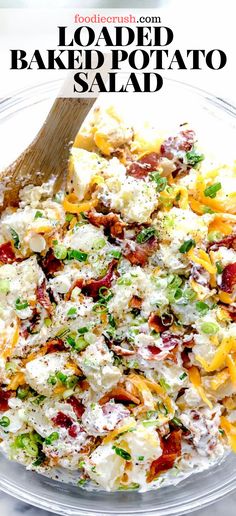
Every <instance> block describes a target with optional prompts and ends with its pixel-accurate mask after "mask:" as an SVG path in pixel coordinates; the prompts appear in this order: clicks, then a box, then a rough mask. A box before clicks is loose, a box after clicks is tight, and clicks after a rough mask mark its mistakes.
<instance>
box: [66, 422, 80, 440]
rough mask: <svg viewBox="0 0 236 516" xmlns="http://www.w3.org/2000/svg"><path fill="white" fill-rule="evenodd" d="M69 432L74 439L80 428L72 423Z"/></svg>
mask: <svg viewBox="0 0 236 516" xmlns="http://www.w3.org/2000/svg"><path fill="white" fill-rule="evenodd" d="M68 434H69V436H70V437H73V438H74V439H75V438H76V437H77V435H78V428H77V426H76V425H71V426H70V428H69V430H68Z"/></svg>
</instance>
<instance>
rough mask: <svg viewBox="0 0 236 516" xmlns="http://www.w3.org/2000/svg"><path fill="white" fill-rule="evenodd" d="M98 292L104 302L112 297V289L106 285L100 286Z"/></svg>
mask: <svg viewBox="0 0 236 516" xmlns="http://www.w3.org/2000/svg"><path fill="white" fill-rule="evenodd" d="M98 293H99V297H100V298H101V299H102V300H103V301H105V302H106V303H107V302H108V301H110V299H111V298H112V297H113V293H112V291H111V290H110V289H109V288H107V287H100V289H99V291H98Z"/></svg>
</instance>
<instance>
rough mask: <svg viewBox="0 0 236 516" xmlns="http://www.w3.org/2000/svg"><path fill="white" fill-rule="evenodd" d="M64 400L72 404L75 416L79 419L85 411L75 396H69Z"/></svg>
mask: <svg viewBox="0 0 236 516" xmlns="http://www.w3.org/2000/svg"><path fill="white" fill-rule="evenodd" d="M66 401H67V403H69V404H70V405H71V406H72V408H73V410H74V413H75V415H76V417H77V418H78V419H80V418H81V417H82V415H83V413H84V411H85V408H84V406H83V404H82V403H81V402H80V401H79V400H77V398H76V397H75V396H71V397H70V398H69V399H67V400H66Z"/></svg>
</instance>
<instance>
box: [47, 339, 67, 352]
mask: <svg viewBox="0 0 236 516" xmlns="http://www.w3.org/2000/svg"><path fill="white" fill-rule="evenodd" d="M47 347H48V349H47V353H55V352H56V351H65V349H66V347H65V344H64V342H63V340H62V339H59V338H58V337H55V339H51V340H49V341H48V342H47Z"/></svg>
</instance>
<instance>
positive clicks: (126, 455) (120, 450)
mask: <svg viewBox="0 0 236 516" xmlns="http://www.w3.org/2000/svg"><path fill="white" fill-rule="evenodd" d="M112 449H113V450H115V453H116V455H119V457H122V459H124V460H127V461H129V460H131V455H130V453H129V452H127V451H126V450H123V448H118V446H115V445H114V446H112Z"/></svg>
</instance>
